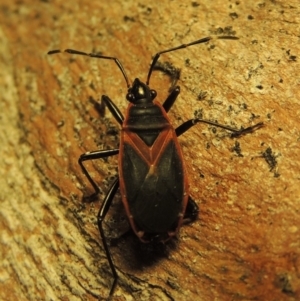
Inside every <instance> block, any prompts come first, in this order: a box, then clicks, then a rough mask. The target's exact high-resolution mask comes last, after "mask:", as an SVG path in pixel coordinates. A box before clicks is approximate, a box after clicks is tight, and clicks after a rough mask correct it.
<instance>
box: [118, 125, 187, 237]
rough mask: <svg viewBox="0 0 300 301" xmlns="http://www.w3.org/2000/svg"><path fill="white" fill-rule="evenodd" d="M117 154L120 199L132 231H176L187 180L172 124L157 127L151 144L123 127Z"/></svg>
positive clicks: (184, 199) (181, 213) (184, 198)
mask: <svg viewBox="0 0 300 301" xmlns="http://www.w3.org/2000/svg"><path fill="white" fill-rule="evenodd" d="M120 155H121V156H120V157H121V158H120V159H121V160H120V164H121V165H119V169H120V170H119V172H120V179H122V180H121V181H120V188H121V194H122V200H123V203H124V205H125V208H126V210H127V213H128V216H129V217H130V222H131V224H132V227H133V229H134V231H141V232H146V233H168V232H174V231H176V229H177V228H178V226H179V224H180V221H181V219H182V215H183V213H184V210H185V206H186V202H187V183H186V178H185V170H184V166H183V162H182V156H181V151H180V148H179V145H178V141H177V137H176V134H175V132H174V130H173V128H171V127H170V128H169V129H165V130H162V131H160V133H159V135H158V137H157V139H156V140H155V142H154V144H153V145H152V146H151V147H148V146H147V145H146V144H145V143H144V142H143V140H142V139H141V138H140V137H139V136H138V135H137V134H135V133H132V132H126V131H123V133H122V139H121V146H120Z"/></svg>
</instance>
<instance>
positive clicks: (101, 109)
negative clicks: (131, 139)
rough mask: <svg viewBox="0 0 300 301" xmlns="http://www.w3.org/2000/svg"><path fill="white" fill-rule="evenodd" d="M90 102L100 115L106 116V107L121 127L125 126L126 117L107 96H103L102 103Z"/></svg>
mask: <svg viewBox="0 0 300 301" xmlns="http://www.w3.org/2000/svg"><path fill="white" fill-rule="evenodd" d="M90 102H92V103H93V105H94V107H95V108H96V110H97V111H98V112H99V113H100V115H104V112H105V107H107V108H108V109H109V111H110V112H111V114H112V115H113V116H114V118H115V119H116V120H117V121H118V123H119V124H120V125H122V124H123V121H124V116H123V114H122V113H121V112H120V110H119V108H118V107H117V106H116V105H115V104H114V102H113V101H112V100H111V99H110V98H109V97H108V96H106V95H102V97H101V102H98V101H95V100H94V99H92V98H91V99H90Z"/></svg>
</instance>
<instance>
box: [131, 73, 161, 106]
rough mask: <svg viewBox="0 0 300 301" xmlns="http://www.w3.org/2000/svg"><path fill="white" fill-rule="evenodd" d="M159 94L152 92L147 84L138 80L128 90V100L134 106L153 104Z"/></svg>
mask: <svg viewBox="0 0 300 301" xmlns="http://www.w3.org/2000/svg"><path fill="white" fill-rule="evenodd" d="M156 95H157V93H156V91H155V90H151V89H150V88H149V87H148V86H147V85H146V84H144V83H143V82H141V81H140V80H139V79H138V78H136V79H135V80H134V82H133V84H132V87H130V88H129V89H128V93H127V95H126V99H127V100H128V101H130V102H132V103H134V104H147V103H152V101H153V99H154V98H155V97H156Z"/></svg>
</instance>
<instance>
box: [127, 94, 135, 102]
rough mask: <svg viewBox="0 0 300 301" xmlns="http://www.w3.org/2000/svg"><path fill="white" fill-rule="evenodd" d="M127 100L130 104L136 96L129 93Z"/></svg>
mask: <svg viewBox="0 0 300 301" xmlns="http://www.w3.org/2000/svg"><path fill="white" fill-rule="evenodd" d="M126 99H127V100H128V101H130V102H134V100H135V97H134V95H133V94H132V93H127V95H126Z"/></svg>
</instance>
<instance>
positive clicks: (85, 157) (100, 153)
mask: <svg viewBox="0 0 300 301" xmlns="http://www.w3.org/2000/svg"><path fill="white" fill-rule="evenodd" d="M118 153H119V149H108V150H97V151H92V152H87V153H84V154H82V155H81V156H80V157H79V159H78V163H79V165H80V167H81V169H82V171H83V173H84V174H85V176H86V177H87V179H88V180H89V182H90V183H91V185H92V186H93V188H94V190H95V192H94V193H93V194H91V195H90V196H86V197H84V198H83V199H84V201H87V202H91V201H93V200H95V198H96V197H97V195H98V194H99V192H100V189H99V187H98V185H97V184H96V183H95V181H94V180H93V179H92V177H91V175H90V174H89V172H88V171H87V169H86V167H85V166H84V164H83V162H84V161H89V160H95V159H101V158H105V157H109V156H114V155H117V154H118Z"/></svg>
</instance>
